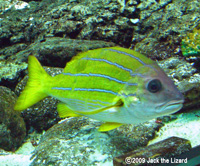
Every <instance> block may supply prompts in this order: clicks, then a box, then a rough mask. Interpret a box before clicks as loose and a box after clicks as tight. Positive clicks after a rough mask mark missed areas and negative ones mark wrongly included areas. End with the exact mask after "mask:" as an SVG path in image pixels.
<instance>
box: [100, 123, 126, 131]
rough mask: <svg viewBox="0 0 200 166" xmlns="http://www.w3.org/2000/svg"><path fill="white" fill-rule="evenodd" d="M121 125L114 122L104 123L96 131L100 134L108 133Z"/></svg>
mask: <svg viewBox="0 0 200 166" xmlns="http://www.w3.org/2000/svg"><path fill="white" fill-rule="evenodd" d="M121 125H123V124H122V123H116V122H106V123H103V124H102V125H101V126H100V127H99V129H98V131H100V132H104V131H109V130H113V129H115V128H117V127H119V126H121Z"/></svg>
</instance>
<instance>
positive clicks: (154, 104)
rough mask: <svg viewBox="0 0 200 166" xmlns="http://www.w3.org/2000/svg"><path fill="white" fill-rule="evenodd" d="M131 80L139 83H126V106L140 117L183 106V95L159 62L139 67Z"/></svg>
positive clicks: (156, 114)
mask: <svg viewBox="0 0 200 166" xmlns="http://www.w3.org/2000/svg"><path fill="white" fill-rule="evenodd" d="M129 82H130V83H137V85H136V86H130V84H129V85H126V87H125V89H124V91H123V94H125V97H124V101H125V107H127V108H128V110H129V111H130V113H131V114H133V115H134V116H135V117H137V118H138V119H141V120H143V121H146V120H150V119H153V118H156V117H159V116H164V115H169V114H172V113H175V112H177V111H178V110H180V109H181V108H182V106H183V102H184V97H183V95H182V94H181V92H180V91H179V90H178V89H177V87H176V86H175V85H174V83H173V81H172V80H171V79H170V78H169V77H168V76H167V75H166V74H165V72H164V71H163V70H162V69H161V68H160V67H159V66H158V65H157V64H153V65H149V66H143V67H140V68H138V69H137V70H136V73H133V76H132V79H131V80H130V81H129Z"/></svg>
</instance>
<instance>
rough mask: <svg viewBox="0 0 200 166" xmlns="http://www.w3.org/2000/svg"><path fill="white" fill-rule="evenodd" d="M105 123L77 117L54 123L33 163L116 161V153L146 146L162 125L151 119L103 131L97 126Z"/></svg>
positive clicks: (92, 163)
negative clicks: (99, 130)
mask: <svg viewBox="0 0 200 166" xmlns="http://www.w3.org/2000/svg"><path fill="white" fill-rule="evenodd" d="M101 123H102V122H99V121H96V120H92V119H88V118H86V117H75V118H68V119H66V120H64V121H63V122H60V123H58V124H56V125H54V126H53V127H52V128H50V129H49V130H47V131H46V133H45V134H44V135H43V136H42V138H41V140H40V142H39V145H38V146H37V147H36V149H35V151H34V152H33V156H32V160H33V162H32V163H31V166H36V165H37V166H47V165H50V164H51V165H91V166H93V165H94V166H95V165H112V159H113V157H115V156H118V155H121V154H124V153H127V152H129V151H132V150H134V149H136V148H138V147H141V146H146V145H147V143H148V141H149V140H151V139H153V137H154V135H155V131H156V130H158V129H159V128H160V127H161V125H160V124H158V123H155V121H151V122H147V123H144V124H141V125H137V126H133V125H124V126H121V127H119V128H117V129H115V130H112V131H109V132H105V133H101V132H98V131H97V128H96V127H98V126H99V125H100V124H101Z"/></svg>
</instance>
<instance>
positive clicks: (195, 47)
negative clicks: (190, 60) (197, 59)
mask: <svg viewBox="0 0 200 166" xmlns="http://www.w3.org/2000/svg"><path fill="white" fill-rule="evenodd" d="M181 50H182V53H183V56H186V57H189V56H200V26H198V27H197V28H194V29H193V31H192V32H190V33H188V34H187V35H186V36H185V37H184V38H183V39H182V43H181Z"/></svg>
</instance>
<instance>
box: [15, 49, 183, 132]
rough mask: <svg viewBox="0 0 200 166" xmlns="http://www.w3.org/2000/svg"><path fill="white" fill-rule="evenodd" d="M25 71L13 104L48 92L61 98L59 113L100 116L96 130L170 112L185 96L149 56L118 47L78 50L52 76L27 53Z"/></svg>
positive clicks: (23, 104)
mask: <svg viewBox="0 0 200 166" xmlns="http://www.w3.org/2000/svg"><path fill="white" fill-rule="evenodd" d="M28 72H29V79H28V82H27V84H26V86H25V89H24V90H23V92H22V93H21V94H20V96H19V98H18V100H17V102H16V104H15V110H18V111H22V110H24V109H26V108H28V107H30V106H32V105H33V104H35V103H37V102H38V101H40V100H42V99H43V98H45V97H47V96H52V97H54V98H56V99H58V100H60V101H61V102H60V103H59V104H58V105H57V110H58V113H59V116H60V117H78V116H87V117H89V118H93V119H97V120H100V121H103V122H105V123H103V124H102V125H101V126H100V127H99V131H108V130H112V129H114V128H116V127H119V126H121V125H123V124H137V123H141V122H145V121H148V120H150V119H153V118H156V117H158V116H163V115H168V114H171V113H174V112H176V111H178V110H179V109H181V107H182V105H183V101H184V98H183V95H182V94H181V93H180V92H179V90H178V89H177V88H176V86H175V85H174V83H173V82H172V81H171V80H170V79H169V78H168V77H167V75H166V74H165V73H164V72H163V70H162V69H161V68H160V67H159V66H158V65H157V64H156V63H155V62H154V61H152V60H151V59H149V58H147V57H145V56H144V55H142V54H140V53H138V52H135V51H133V50H130V49H125V48H121V47H108V48H99V49H95V50H89V51H87V52H83V53H80V54H78V55H77V56H75V57H74V58H73V59H72V60H71V61H70V62H69V63H67V64H66V67H65V68H64V71H63V73H62V74H59V75H56V76H55V77H51V76H50V75H48V74H47V73H46V71H45V70H44V69H43V68H42V66H41V65H40V63H39V62H38V60H37V59H36V58H35V57H34V56H29V59H28Z"/></svg>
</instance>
